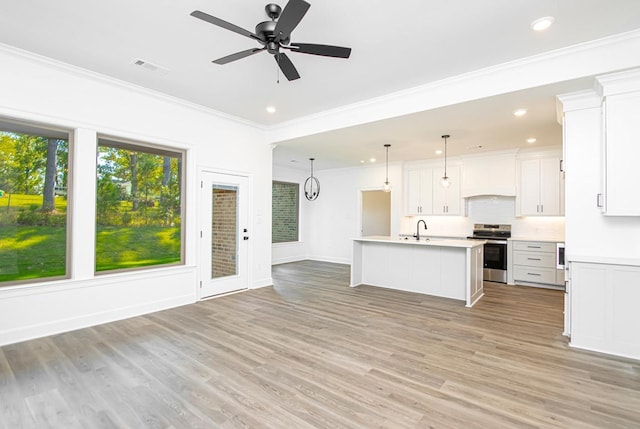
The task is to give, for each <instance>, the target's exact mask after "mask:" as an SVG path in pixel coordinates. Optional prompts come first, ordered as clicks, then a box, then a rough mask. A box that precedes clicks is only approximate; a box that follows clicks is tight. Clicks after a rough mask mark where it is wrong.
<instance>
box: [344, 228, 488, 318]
mask: <svg viewBox="0 0 640 429" xmlns="http://www.w3.org/2000/svg"><path fill="white" fill-rule="evenodd" d="M484 244H485V241H484V240H447V239H428V240H416V239H411V238H409V239H406V238H393V237H386V236H370V237H361V238H356V239H354V240H353V254H352V263H351V284H350V286H352V287H353V286H358V285H361V284H366V285H371V286H380V287H385V288H389V289H397V290H403V291H408V292H417V293H423V294H426V295H434V296H439V297H444V298H452V299H458V300H461V301H465V305H466V306H467V307H471V306H473V304H475V303H476V302H477V301H478V300H479V299H480V298H481V297H482V295H483V288H482V281H483V273H482V270H483V250H484Z"/></svg>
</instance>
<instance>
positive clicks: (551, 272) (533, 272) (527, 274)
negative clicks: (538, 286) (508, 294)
mask: <svg viewBox="0 0 640 429" xmlns="http://www.w3.org/2000/svg"><path fill="white" fill-rule="evenodd" d="M513 280H514V281H518V280H520V281H523V282H531V283H546V284H555V283H556V270H555V268H538V267H523V266H520V265H514V266H513Z"/></svg>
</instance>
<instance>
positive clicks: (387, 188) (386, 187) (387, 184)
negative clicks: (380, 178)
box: [382, 143, 391, 192]
mask: <svg viewBox="0 0 640 429" xmlns="http://www.w3.org/2000/svg"><path fill="white" fill-rule="evenodd" d="M384 147H385V148H387V176H386V179H385V181H384V185H383V186H382V190H383V191H385V192H391V183H390V182H389V148H390V147H391V145H390V144H389V143H387V144H385V145H384Z"/></svg>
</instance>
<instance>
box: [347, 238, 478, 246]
mask: <svg viewBox="0 0 640 429" xmlns="http://www.w3.org/2000/svg"><path fill="white" fill-rule="evenodd" d="M354 241H366V242H373V243H387V244H402V245H413V246H439V247H462V248H467V249H473V248H474V247H478V246H483V245H484V244H485V243H486V241H485V240H456V239H447V238H427V239H420V241H418V240H416V239H415V238H410V237H402V238H396V237H389V236H386V235H370V236H367V237H359V238H354Z"/></svg>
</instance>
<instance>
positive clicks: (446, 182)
mask: <svg viewBox="0 0 640 429" xmlns="http://www.w3.org/2000/svg"><path fill="white" fill-rule="evenodd" d="M449 137H451V136H450V135H449V134H445V135H443V136H442V138H443V139H444V176H442V179H440V183H441V184H442V187H443V188H448V187H449V186H450V185H451V180H450V179H449V176H447V139H448V138H449Z"/></svg>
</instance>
